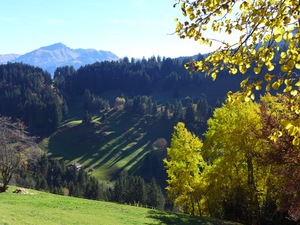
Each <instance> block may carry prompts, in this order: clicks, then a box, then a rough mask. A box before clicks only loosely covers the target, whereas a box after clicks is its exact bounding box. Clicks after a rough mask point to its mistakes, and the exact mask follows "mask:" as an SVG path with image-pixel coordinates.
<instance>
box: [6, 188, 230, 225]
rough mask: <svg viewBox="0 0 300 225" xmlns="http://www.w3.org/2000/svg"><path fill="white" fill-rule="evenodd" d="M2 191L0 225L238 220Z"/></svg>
mask: <svg viewBox="0 0 300 225" xmlns="http://www.w3.org/2000/svg"><path fill="white" fill-rule="evenodd" d="M15 189H16V187H10V188H9V190H8V192H7V193H1V194H0V225H26V224H28V225H29V224H33V225H36V224H43V225H50V224H51V225H52V224H53V225H54V224H55V225H59V224H64V225H69V224H70V225H71V224H72V225H76V224H80V225H83V224H89V225H93V224H97V225H102V224H103V225H110V224H111V225H127V224H128V225H134V224H136V225H143V224H145V225H146V224H147V225H150V224H153V225H155V224H159V225H171V224H174V225H175V224H187V225H194V224H197V225H202V224H203V225H204V224H205V225H218V224H228V225H230V224H231V225H232V224H234V223H230V222H224V221H218V220H214V219H209V218H204V217H192V216H188V215H184V214H175V213H170V212H165V211H158V210H153V209H146V208H141V207H135V206H128V205H121V204H115V203H109V202H101V201H93V200H86V199H80V198H73V197H67V196H60V195H54V194H49V193H43V192H38V191H34V190H29V194H14V193H12V192H13V191H14V190H15Z"/></svg>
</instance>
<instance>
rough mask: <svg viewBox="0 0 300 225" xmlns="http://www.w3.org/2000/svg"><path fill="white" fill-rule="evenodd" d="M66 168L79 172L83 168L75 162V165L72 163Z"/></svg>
mask: <svg viewBox="0 0 300 225" xmlns="http://www.w3.org/2000/svg"><path fill="white" fill-rule="evenodd" d="M68 168H69V169H71V168H75V169H77V170H81V169H82V168H83V166H82V165H81V164H80V163H78V162H76V163H73V164H71V165H69V166H68Z"/></svg>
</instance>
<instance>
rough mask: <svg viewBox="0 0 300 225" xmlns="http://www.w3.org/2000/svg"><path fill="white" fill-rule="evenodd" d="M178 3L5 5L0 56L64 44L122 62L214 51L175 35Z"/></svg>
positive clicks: (63, 0)
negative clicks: (109, 54) (110, 55)
mask: <svg viewBox="0 0 300 225" xmlns="http://www.w3.org/2000/svg"><path fill="white" fill-rule="evenodd" d="M174 3H175V1H174V0H126V1H125V0H60V1H58V0H51V1H50V0H49V1H47V0H9V1H8V0H0V4H1V7H0V24H1V39H0V40H1V42H0V54H8V53H18V54H24V53H26V52H29V51H32V50H34V49H37V48H39V47H42V46H47V45H50V44H54V43H57V42H61V43H63V44H65V45H67V46H69V47H70V48H94V49H97V50H106V51H112V52H113V53H115V54H116V55H117V56H119V57H125V56H127V57H130V58H131V57H134V58H142V57H146V58H148V57H151V56H158V55H160V56H166V57H177V56H190V55H195V54H198V53H199V52H201V53H206V52H209V51H211V49H207V48H205V47H203V46H200V45H199V44H198V43H196V42H195V41H192V40H182V39H180V38H179V37H178V36H177V35H176V34H174V35H171V34H172V33H173V32H174V30H175V23H174V18H175V17H178V16H180V15H181V12H180V8H179V7H176V8H173V4H174Z"/></svg>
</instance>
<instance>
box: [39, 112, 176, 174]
mask: <svg viewBox="0 0 300 225" xmlns="http://www.w3.org/2000/svg"><path fill="white" fill-rule="evenodd" d="M173 126H174V122H172V121H168V120H158V119H155V118H153V117H148V116H144V117H143V116H132V115H131V114H128V113H126V112H122V111H117V110H111V111H109V112H107V113H106V118H105V120H104V121H101V115H98V116H97V115H95V116H94V117H93V121H92V122H91V123H90V124H83V123H82V121H81V119H80V116H77V117H73V118H72V119H70V120H68V121H66V122H65V123H64V124H63V125H62V126H61V127H60V128H59V129H58V130H57V131H56V132H55V133H53V134H52V135H51V136H50V137H48V138H45V139H44V140H43V141H42V142H41V147H42V149H44V150H46V152H48V155H49V156H50V157H57V158H63V159H64V160H65V162H66V163H67V164H70V163H74V162H79V163H81V164H82V165H84V167H85V169H87V170H88V169H89V168H93V169H94V172H93V174H92V175H93V176H95V177H96V178H98V179H99V180H107V179H111V178H113V177H114V175H116V174H118V173H119V172H120V171H122V170H124V169H126V170H131V171H133V172H134V171H135V170H138V168H139V166H140V165H141V163H142V160H143V157H144V156H145V154H146V153H147V152H148V151H150V150H151V145H152V143H153V142H154V141H155V140H156V139H158V138H161V137H163V138H166V139H167V140H168V139H170V137H171V134H172V131H173Z"/></svg>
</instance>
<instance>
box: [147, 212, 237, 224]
mask: <svg viewBox="0 0 300 225" xmlns="http://www.w3.org/2000/svg"><path fill="white" fill-rule="evenodd" d="M148 218H151V219H154V220H157V222H158V224H160V225H179V224H180V225H181V224H184V225H223V224H224V225H226V224H227V225H233V224H235V223H231V222H226V221H221V220H217V219H212V218H208V217H198V216H190V215H186V214H180V213H171V212H166V211H153V210H150V211H149V215H148ZM149 225H150V224H149Z"/></svg>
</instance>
